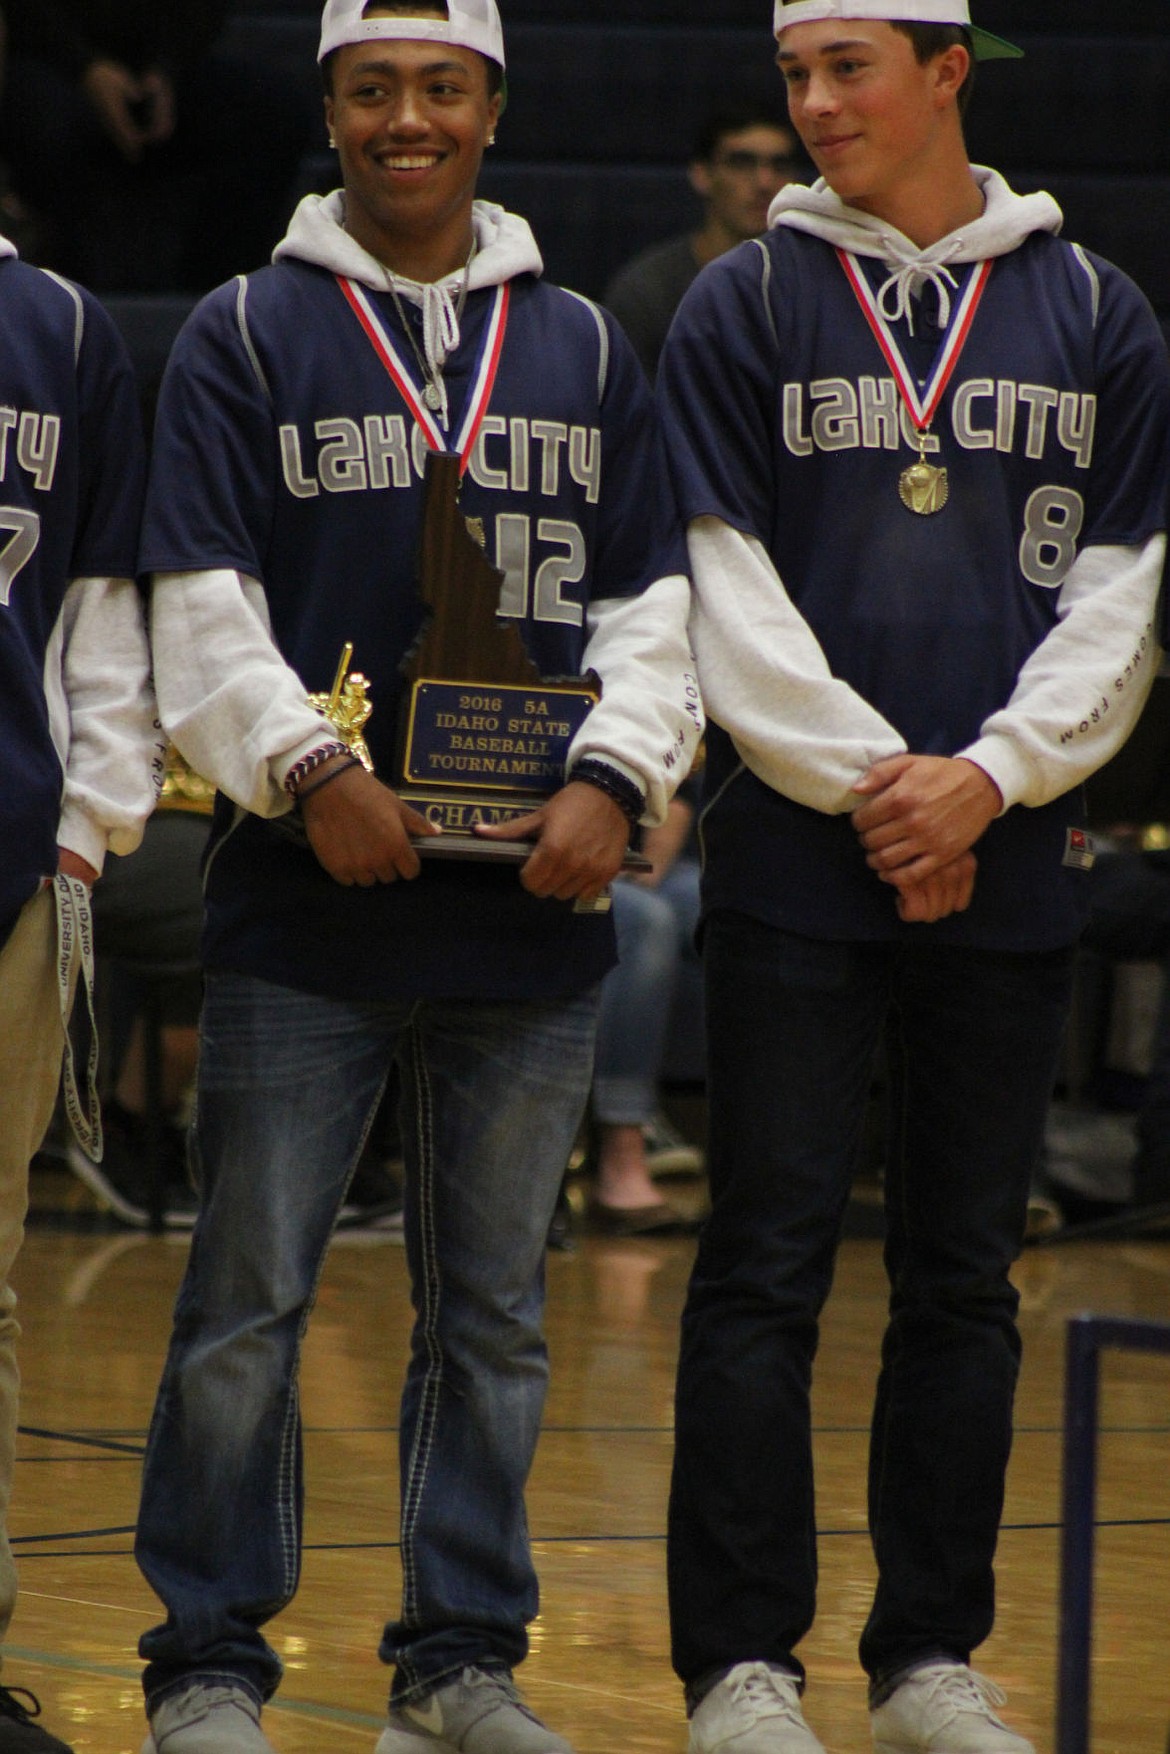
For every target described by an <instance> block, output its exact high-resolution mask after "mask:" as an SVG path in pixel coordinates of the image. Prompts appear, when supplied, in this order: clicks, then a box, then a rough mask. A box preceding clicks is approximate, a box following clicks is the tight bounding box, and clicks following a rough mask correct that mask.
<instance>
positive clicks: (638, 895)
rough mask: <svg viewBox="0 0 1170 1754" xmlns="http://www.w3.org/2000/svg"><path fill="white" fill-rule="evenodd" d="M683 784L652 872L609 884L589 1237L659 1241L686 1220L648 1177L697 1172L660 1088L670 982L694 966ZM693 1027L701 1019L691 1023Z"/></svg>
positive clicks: (652, 855) (686, 1225) (695, 905)
mask: <svg viewBox="0 0 1170 1754" xmlns="http://www.w3.org/2000/svg"><path fill="white" fill-rule="evenodd" d="M689 788H690V782H688V784H687V787H686V788H684V791H686V792H687V795H686V796H684V795H683V792H680V793H679V794H678V796H676V797H675V798H673V799H672V800H671V803H670V809H669V812H668V815H667V819H666V821H665V822H664V823H663V825H662V827H661V828H652V829H649V830H647V832H646V833H645V835H644V836H643V840H642V851H643V853H644V854H645V855H646V856H647V857H648V858H649V859H650V861H651V863H652V865H653V867H654V868H653V870H652V871H649V872H646V873H639V874H637V875H630V876H627V877H623V878H622V879H621V880H620V881H619V882H617V883H615V884H614V886H613V912H614V926H615V928H616V930H617V944H618V965H617V967H616V968H615V969H612V970H611V971H610V973H609V974H607V975H606V977H605V980H604V981H603V983H602V987H601V1009H600V1012H599V1015H598V1020H597V1057H596V1061H595V1064H594V1071H593V1097H592V1115H593V1126H594V1132H595V1137H596V1145H595V1181H594V1188H593V1191H592V1194H591V1195H590V1198H589V1201H588V1204H587V1215H588V1218H589V1221H590V1224H591V1227H592V1228H593V1229H594V1230H598V1231H601V1232H602V1233H604V1234H606V1235H609V1236H647V1235H666V1234H671V1233H675V1232H678V1231H681V1230H687V1229H690V1228H692V1221H691V1220H690V1219H688V1218H687V1217H686V1216H685V1215H684V1214H683V1213H682V1212H681V1211H680V1210H679V1209H678V1208H677V1207H675V1206H672V1205H671V1204H670V1202H669V1201H668V1200H664V1199H663V1198H662V1196H661V1195H660V1193H659V1192H658V1190H657V1188H656V1187H655V1184H654V1176H655V1175H656V1174H658V1175H663V1174H667V1173H671V1174H676V1175H677V1174H681V1173H685V1172H695V1171H697V1170H699V1169H701V1168H702V1162H703V1158H702V1153H701V1151H700V1150H699V1149H698V1148H697V1147H696V1146H695V1145H693V1144H691V1143H690V1142H689V1141H688V1140H686V1139H685V1138H683V1137H682V1136H681V1135H680V1134H678V1133H676V1132H675V1130H674V1128H673V1126H672V1125H671V1123H670V1122H669V1121H668V1120H667V1119H666V1117H665V1116H664V1115H663V1114H662V1109H661V1097H660V1094H659V1082H660V1078H661V1073H662V1066H663V1058H664V1055H665V1051H666V1042H667V1033H668V1030H669V1028H670V1022H671V1005H672V1002H673V999H674V996H675V992H676V990H677V985H678V979H679V976H680V974H681V973H682V971H683V969H684V968H685V967H686V965H687V964H694V963H695V962H696V961H697V957H698V953H697V951H696V949H695V942H694V938H695V924H696V922H697V920H698V917H699V865H698V860H697V859H696V858H695V857H694V855H693V854H692V853H691V851H690V850H689V842H690V837H691V830H692V826H693V823H694V808H693V805H692V804H691V802H690V799H689ZM695 1024H696V1028H697V1029H698V1028H700V1027H701V1025H700V1021H699V1019H698V1018H696V1020H695Z"/></svg>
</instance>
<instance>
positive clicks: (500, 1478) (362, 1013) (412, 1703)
mask: <svg viewBox="0 0 1170 1754" xmlns="http://www.w3.org/2000/svg"><path fill="white" fill-rule="evenodd" d="M321 60H322V63H323V67H324V71H325V78H326V94H327V95H326V112H327V118H328V121H329V125H330V132H331V136H332V139H333V142H334V144H335V146H336V148H337V152H338V155H339V161H340V167H341V173H342V181H343V185H344V187H343V189H341V190H339V191H338V192H337V193H335V194H333V195H330V196H328V197H326V198H324V199H317V198H315V197H312V198H310V199H309V200H307V201H306V202H304V203H303V204H302V206H301V207H300V208H299V209H298V211H297V213H296V215H295V217H294V219H293V222H292V225H291V228H290V231H289V234H288V236H287V238H286V239H285V240H284V242H283V243H282V244H281V245H280V247H279V248H278V250H277V253H276V258H275V261H274V265H273V266H272V267H271V268H268V269H265V270H263V271H262V272H260V273H258V274H254V275H251V276H249V277H247V278H246V279H244V278H241V279H240V280H239V281H238V282H236V283H234V284H232V285H230V286H227V287H224V288H221V289H220V290H219V291H218V292H216V293H214V294H212V295H211V297H210V298H209V299H208V300H207V301H205V303H204V304H203V305H202V306H201V307H200V308H199V310H198V311H197V312H196V313H195V315H194V317H193V319H192V321H191V323H190V324H189V326H188V328H187V329H186V331H185V332H184V334H183V335H182V337H181V338H180V340H179V342H178V344H177V347H176V350H175V354H174V357H173V360H172V363H171V366H170V369H169V373H168V377H167V380H166V383H165V385H164V388H163V392H162V397H161V402H160V409H159V418H158V429H157V440H156V448H155V459H154V471H153V486H152V491H151V495H150V505H149V509H148V513H147V518H146V533H145V540H144V551H143V564H144V568H145V569H146V570H149V571H150V572H151V573H152V574H153V575H154V609H153V626H154V639H155V652H156V670H157V677H158V686H159V693H160V699H161V711H162V714H163V717H164V720H165V722H166V726H167V729H168V731H169V732H170V734H171V736H172V737H173V739H174V741H175V743H176V745H177V746H178V747H179V748H180V749H181V750H182V751H183V753H184V754H185V755H186V757H187V758H188V759H189V760H190V761H191V762H192V763H193V765H194V766H196V767H197V768H198V769H199V770H200V771H201V772H203V773H205V774H207V775H208V776H209V777H210V778H212V779H214V780H215V781H216V783H217V784H218V786H219V788H220V798H219V802H218V806H217V814H216V817H215V821H214V826H213V831H212V840H211V847H210V853H209V861H208V869H207V926H206V934H205V956H206V963H207V996H206V1002H205V1008H204V1019H203V1035H202V1048H201V1065H200V1076H199V1088H198V1100H197V1119H196V1127H195V1150H196V1158H197V1166H198V1172H199V1177H200V1181H201V1187H202V1204H201V1211H200V1216H199V1220H198V1225H197V1229H196V1236H195V1242H194V1246H193V1250H192V1257H191V1263H190V1267H189V1270H188V1274H187V1278H186V1281H185V1283H184V1286H183V1288H182V1291H181V1293H180V1296H179V1301H178V1306H177V1311H176V1323H175V1330H174V1334H173V1337H172V1341H171V1348H170V1353H169V1356H168V1359H167V1364H166V1368H165V1372H164V1377H163V1382H162V1385H161V1388H160V1391H159V1400H158V1406H157V1409H156V1416H155V1420H154V1424H153V1428H152V1432H151V1437H150V1443H149V1449H148V1455H147V1462H146V1471H145V1481H144V1491H143V1504H142V1514H141V1518H140V1521H139V1530H138V1556H139V1559H140V1562H141V1564H142V1567H143V1570H144V1572H145V1574H146V1576H147V1577H148V1578H149V1580H150V1581H151V1583H152V1584H153V1585H154V1587H155V1589H156V1590H157V1591H158V1593H159V1595H160V1597H161V1598H162V1600H163V1602H164V1604H165V1607H166V1610H167V1617H166V1621H165V1623H164V1624H163V1625H160V1626H158V1627H156V1628H155V1629H154V1630H153V1631H151V1632H149V1633H148V1634H147V1635H146V1637H145V1638H144V1639H143V1641H142V1653H143V1655H144V1657H145V1658H146V1659H147V1662H148V1668H147V1672H146V1677H145V1684H146V1697H147V1710H148V1715H149V1718H150V1724H151V1731H150V1735H149V1737H148V1739H147V1743H146V1748H147V1750H150V1751H152V1754H153V1751H155V1750H157V1751H158V1754H236V1751H238V1754H270V1750H271V1744H270V1743H269V1741H268V1739H267V1737H266V1735H265V1733H264V1730H263V1729H262V1728H261V1726H260V1708H261V1706H262V1704H263V1702H264V1701H265V1700H266V1699H268V1698H269V1697H270V1696H271V1694H272V1693H273V1691H274V1690H275V1688H276V1686H277V1684H278V1682H279V1679H280V1663H279V1660H278V1658H277V1657H276V1655H275V1653H274V1652H273V1650H272V1649H271V1648H270V1646H269V1645H268V1644H267V1642H266V1641H265V1639H264V1637H263V1635H262V1631H261V1628H262V1626H263V1624H264V1622H265V1621H266V1620H267V1619H269V1618H270V1617H271V1615H273V1614H275V1613H276V1612H277V1611H278V1610H279V1609H280V1608H281V1607H282V1606H283V1605H285V1604H286V1603H287V1602H288V1601H289V1600H290V1599H291V1597H292V1595H293V1593H294V1591H295V1588H296V1584H297V1575H298V1568H299V1555H300V1494H301V1478H300V1460H299V1453H300V1452H299V1423H298V1412H297V1390H296V1374H297V1360H298V1349H299V1344H300V1339H301V1335H302V1332H303V1330H304V1326H305V1323H306V1320H307V1317H308V1312H309V1308H310V1305H311V1302H312V1298H313V1293H314V1289H315V1286H316V1282H317V1277H318V1273H319V1271H320V1266H321V1261H322V1259H323V1256H324V1253H325V1250H326V1248H327V1246H328V1242H329V1237H330V1233H331V1230H332V1226H333V1222H334V1219H335V1217H336V1214H337V1211H338V1208H339V1207H340V1205H341V1203H342V1201H343V1199H344V1197H345V1189H346V1184H347V1181H348V1178H349V1175H350V1173H351V1171H352V1169H353V1166H354V1164H355V1162H356V1160H357V1157H358V1155H359V1152H360V1150H361V1146H362V1141H363V1138H364V1136H365V1133H366V1131H367V1128H368V1127H369V1125H370V1122H371V1120H372V1118H373V1115H374V1113H375V1110H376V1108H377V1106H378V1103H379V1100H380V1097H381V1093H382V1090H383V1088H384V1085H385V1083H386V1079H387V1076H388V1074H389V1072H390V1069H391V1067H392V1065H393V1064H395V1063H396V1064H397V1067H398V1071H399V1075H400V1079H401V1086H402V1092H403V1095H402V1106H401V1121H402V1130H403V1142H404V1150H405V1161H406V1199H405V1234H406V1248H407V1254H408V1260H409V1264H410V1271H411V1277H412V1283H413V1292H414V1299H415V1305H416V1323H415V1331H414V1340H413V1347H412V1359H411V1364H410V1367H409V1370H408V1375H407V1382H406V1388H405V1395H404V1400H403V1406H402V1426H401V1446H400V1455H401V1461H400V1473H401V1552H402V1570H403V1590H402V1602H401V1608H400V1612H399V1614H398V1616H397V1618H395V1619H392V1620H391V1621H390V1622H389V1623H388V1624H387V1626H386V1628H385V1632H384V1635H383V1639H382V1645H381V1651H380V1654H381V1656H382V1659H383V1661H385V1662H386V1663H387V1664H389V1665H391V1666H392V1667H393V1669H394V1682H393V1690H392V1696H391V1703H390V1713H389V1719H388V1722H387V1726H386V1728H385V1730H384V1732H383V1734H382V1737H381V1739H380V1740H379V1742H378V1750H379V1754H412V1751H414V1750H417V1751H418V1754H425V1751H426V1750H428V1749H430V1750H436V1751H438V1754H442V1751H444V1750H450V1749H463V1748H475V1749H477V1750H483V1751H484V1754H564V1751H565V1750H567V1748H568V1744H567V1743H566V1742H565V1741H564V1740H563V1739H562V1738H561V1737H560V1736H558V1735H555V1734H554V1733H553V1732H552V1731H550V1730H547V1729H546V1728H545V1727H544V1726H543V1725H541V1724H540V1723H539V1722H538V1721H537V1720H536V1719H535V1717H534V1716H533V1715H532V1713H531V1712H530V1711H529V1710H528V1709H527V1707H525V1706H524V1705H523V1703H522V1701H521V1700H520V1697H519V1695H518V1694H517V1693H516V1691H515V1689H514V1687H513V1685H512V1681H511V1671H512V1669H513V1667H514V1666H515V1665H516V1664H517V1663H519V1662H520V1661H521V1660H522V1658H523V1657H524V1655H525V1653H526V1648H527V1634H526V1628H527V1625H528V1623H529V1621H530V1620H531V1619H532V1617H533V1616H534V1614H535V1612H536V1608H537V1585H536V1578H535V1575H534V1571H533V1567H532V1561H531V1557H530V1554H529V1549H528V1539H527V1531H526V1525H525V1517H524V1486H525V1481H526V1478H527V1474H528V1470H529V1466H530V1463H531V1459H532V1454H533V1451H534V1448H535V1444H536V1439H537V1434H538V1430H539V1425H540V1417H541V1409H542V1405H543V1399H544V1392H545V1384H546V1378H547V1357H546V1352H545V1346H544V1341H543V1337H542V1332H541V1314H542V1301H543V1276H542V1269H543V1253H544V1245H545V1236H546V1233H547V1228H548V1224H549V1219H550V1217H551V1215H552V1212H553V1208H554V1204H555V1201H556V1196H557V1192H558V1188H559V1184H560V1179H561V1175H562V1172H563V1169H564V1165H565V1163H566V1161H567V1159H568V1155H569V1150H570V1147H571V1144H572V1140H573V1137H574V1134H575V1130H576V1127H577V1123H578V1120H579V1117H580V1114H581V1110H582V1107H583V1104H584V1101H585V1097H586V1093H587V1088H588V1080H589V1075H590V1063H591V1048H592V1034H593V1019H594V1011H595V1003H596V987H597V984H598V982H599V980H600V978H601V976H602V975H603V974H604V973H605V971H606V969H607V968H608V967H609V966H610V964H611V962H612V959H613V953H614V952H613V940H612V931H611V927H610V923H609V920H608V917H607V915H606V913H605V912H604V911H603V908H602V907H601V906H600V905H599V900H600V901H603V899H604V890H605V886H606V885H607V883H608V882H609V880H610V879H611V878H612V877H613V876H614V875H615V873H616V872H617V870H618V869H619V867H620V866H621V864H622V862H623V858H624V856H625V855H626V850H627V846H628V842H629V837H630V832H631V826H632V824H633V823H634V822H636V821H638V820H641V819H645V820H647V821H654V820H657V819H660V818H661V816H662V814H663V812H664V811H665V807H666V803H667V800H668V797H669V795H670V793H671V791H672V790H673V787H674V785H675V784H676V783H677V782H678V780H679V779H681V777H682V776H683V774H684V773H685V772H686V769H687V767H688V766H689V762H690V757H691V754H692V752H693V750H694V748H695V745H696V743H697V740H698V736H699V734H700V730H701V713H700V709H699V706H698V700H697V694H696V690H695V685H694V679H693V676H692V675H691V673H690V671H691V666H690V656H689V649H688V645H687V640H686V633H685V627H686V616H687V608H688V595H689V593H688V586H687V582H686V579H685V577H684V576H683V573H684V568H685V552H684V550H683V547H682V543H681V538H680V536H679V533H678V531H677V528H676V524H675V517H674V511H673V504H672V500H671V495H670V491H669V487H668V484H667V482H666V479H665V474H664V467H663V464H662V462H661V459H660V451H659V444H658V440H657V437H656V430H655V424H654V418H653V411H652V408H651V406H650V401H649V394H648V392H647V391H646V389H645V387H644V384H643V382H642V379H641V374H640V372H639V370H638V367H637V365H636V363H635V360H634V357H633V354H632V351H631V350H630V348H629V346H628V343H627V342H626V341H625V338H624V337H623V336H622V334H621V332H620V331H619V330H618V329H617V328H616V325H614V324H613V322H612V320H611V319H609V318H607V317H606V316H605V315H604V314H603V313H602V312H600V311H599V310H597V309H596V308H595V307H593V306H592V305H590V304H588V303H587V302H586V301H584V300H582V299H579V298H577V297H575V296H573V295H571V294H568V293H565V292H562V291H560V290H559V289H557V288H555V287H551V286H548V285H546V284H545V283H544V282H543V281H542V280H541V279H540V270H541V263H540V256H539V253H538V251H537V248H536V245H535V243H534V241H533V238H532V235H531V233H530V231H529V229H528V227H527V225H526V224H525V223H524V221H523V220H520V219H517V218H516V217H514V216H512V215H510V214H508V213H505V212H504V211H503V210H502V209H500V208H498V207H492V206H489V205H487V204H484V203H481V202H478V201H476V200H475V186H476V179H477V176H478V172H479V167H480V161H481V158H482V155H483V153H484V151H485V149H486V148H487V147H488V146H489V145H490V144H491V141H492V139H493V137H494V130H495V127H496V124H497V121H498V119H499V116H500V113H501V110H502V108H503V97H504V91H503V68H504V47H503V35H502V30H501V25H500V20H499V17H498V14H497V11H496V6H495V4H494V0H448V3H447V4H439V5H435V4H428V3H426V0H416V3H414V4H398V5H389V6H388V5H371V6H368V7H363V5H362V4H361V0H330V3H329V5H328V6H327V7H326V8H325V14H324V20H323V27H322V39H321ZM493 563H494V564H493ZM347 646H352V649H353V661H354V663H355V664H356V665H358V666H360V670H361V677H360V680H357V679H355V680H353V681H352V682H351V681H350V680H349V679H347V675H346V671H347V664H345V663H343V664H341V665H340V667H339V663H338V660H339V657H340V656H341V654H342V653H343V652H344V651H345V648H346V647H347ZM309 694H312V695H314V697H315V702H316V704H315V705H310V704H308V702H307V698H306V697H307V695H309ZM598 697H599V698H598ZM321 709H323V713H324V716H322V711H321ZM359 733H360V737H361V738H362V739H363V740H364V744H365V746H366V751H367V752H368V756H369V761H370V764H371V765H372V767H373V770H374V771H373V772H371V771H369V770H368V768H367V765H366V763H365V762H364V761H363V760H362V759H361V756H362V754H363V751H362V750H360V749H357V748H356V747H355V746H354V743H355V735H356V734H359ZM452 846H453V847H454V851H455V853H456V854H457V856H455V857H444V856H439V855H442V854H444V853H447V852H449V851H451V850H452ZM476 855H480V856H476Z"/></svg>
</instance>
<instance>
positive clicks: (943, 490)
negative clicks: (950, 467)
mask: <svg viewBox="0 0 1170 1754" xmlns="http://www.w3.org/2000/svg"><path fill="white" fill-rule="evenodd" d="M898 493H899V495H900V496H901V500H902V504H903V505H904V506H905V507H906V510H907V511H910V512H916V513H917V514H918V516H919V517H920V518H929V517H930V516H931V515H932V514H933V513H934V512H941V511H942V509H943V507H944V506H945V505H946V503H947V501H948V499H949V498H950V497H951V485H950V482H949V481H948V480H947V472H946V470H945V469H937V468H935V466H934V464H933V463H924V462H922V460H921V458H920V459H919V461H918V462H917V463H911V465H910V467H909V468H908V469H903V471H902V473H901V475H900V476H899V477H898Z"/></svg>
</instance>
